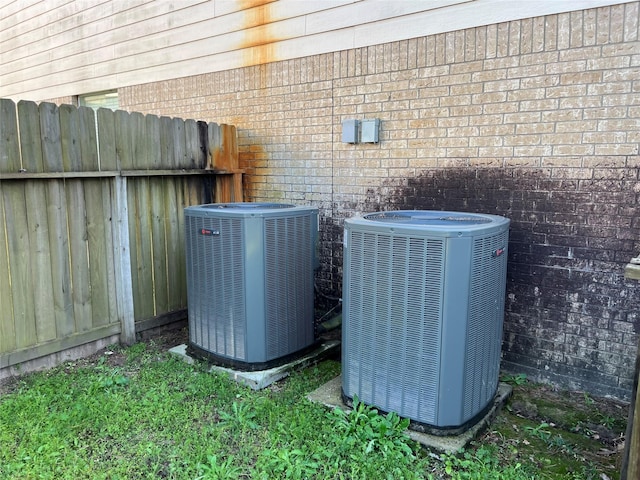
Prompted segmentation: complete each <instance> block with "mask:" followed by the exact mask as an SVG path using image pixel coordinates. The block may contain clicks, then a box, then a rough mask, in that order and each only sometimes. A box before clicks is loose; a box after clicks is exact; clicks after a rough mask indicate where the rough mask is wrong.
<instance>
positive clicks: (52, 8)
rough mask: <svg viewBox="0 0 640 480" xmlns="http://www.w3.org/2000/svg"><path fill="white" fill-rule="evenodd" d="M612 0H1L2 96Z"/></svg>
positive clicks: (276, 56) (238, 63) (130, 79)
mask: <svg viewBox="0 0 640 480" xmlns="http://www.w3.org/2000/svg"><path fill="white" fill-rule="evenodd" d="M615 3H625V2H622V1H615V0H540V1H537V2H513V1H511V0H433V1H430V2H425V1H424V0H406V1H402V2H382V1H379V0H323V1H321V2H306V1H299V0H279V1H268V0H182V1H180V2H168V1H159V2H153V1H149V0H130V1H128V2H120V1H115V0H114V1H107V2H105V1H104V0H84V1H82V2H63V1H61V0H59V1H58V2H12V3H9V4H7V5H5V6H3V7H0V18H1V19H2V20H0V64H1V65H2V67H3V68H2V72H1V73H0V97H7V98H14V99H20V98H27V99H33V100H40V99H47V98H54V97H61V96H68V95H77V94H83V93H90V92H94V91H100V90H107V89H115V88H120V87H125V86H131V85H137V84H142V83H148V82H154V81H161V80H168V79H173V78H180V77H185V76H189V75H198V74H203V73H209V72H215V71H222V70H229V69H232V68H238V67H243V66H250V65H256V64H263V63H269V62H273V61H278V60H285V59H292V58H300V57H305V56H309V55H315V54H321V53H328V52H334V51H340V50H345V49H349V48H357V47H364V46H369V45H377V44H382V43H386V42H391V41H397V40H403V39H408V38H416V37H421V36H425V35H430V34H435V33H441V32H444V31H452V30H458V29H462V28H469V27H473V26H478V25H487V24H492V23H497V22H504V21H509V20H514V19H520V18H528V17H533V16H540V15H546V14H551V13H558V12H562V11H570V10H579V9H580V10H581V9H586V8H593V7H598V6H603V5H611V4H615ZM19 7H22V8H19Z"/></svg>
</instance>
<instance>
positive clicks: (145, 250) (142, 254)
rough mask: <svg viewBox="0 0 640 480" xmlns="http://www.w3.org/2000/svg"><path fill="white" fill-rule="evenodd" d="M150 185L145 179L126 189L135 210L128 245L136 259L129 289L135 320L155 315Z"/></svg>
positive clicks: (138, 180)
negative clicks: (134, 308)
mask: <svg viewBox="0 0 640 480" xmlns="http://www.w3.org/2000/svg"><path fill="white" fill-rule="evenodd" d="M150 184H151V180H150V179H149V178H138V179H136V181H135V184H134V188H133V189H131V188H130V190H133V191H134V192H135V197H134V198H135V200H134V202H133V204H134V205H135V206H136V214H135V217H136V218H134V219H132V220H133V229H132V230H133V231H134V232H135V242H132V244H135V249H136V252H137V255H136V257H133V256H132V263H133V269H134V270H135V271H136V273H137V282H135V283H134V287H133V288H134V290H133V291H134V298H135V305H136V319H137V320H142V319H146V318H150V317H153V316H154V315H155V308H154V305H155V300H154V292H155V285H154V275H153V268H154V263H153V257H154V255H157V254H158V253H156V252H154V251H153V249H152V248H153V241H152V226H151V200H150V190H151V185H150ZM130 204H131V203H130ZM130 225H131V224H130ZM130 228H131V226H130ZM132 248H133V245H132Z"/></svg>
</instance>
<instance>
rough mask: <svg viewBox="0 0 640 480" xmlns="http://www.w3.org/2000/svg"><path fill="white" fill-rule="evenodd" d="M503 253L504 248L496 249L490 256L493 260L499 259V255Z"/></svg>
mask: <svg viewBox="0 0 640 480" xmlns="http://www.w3.org/2000/svg"><path fill="white" fill-rule="evenodd" d="M503 253H504V248H496V249H495V250H494V251H493V253H492V254H491V256H492V257H493V258H496V257H499V256H500V255H502V254H503Z"/></svg>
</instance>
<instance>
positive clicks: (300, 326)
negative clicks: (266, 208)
mask: <svg viewBox="0 0 640 480" xmlns="http://www.w3.org/2000/svg"><path fill="white" fill-rule="evenodd" d="M312 221H313V218H312V215H311V214H304V215H299V214H297V215H289V216H282V217H274V218H267V219H265V226H264V245H265V257H264V261H265V267H264V268H265V312H266V313H265V324H266V357H267V360H271V359H274V358H278V357H281V356H284V355H288V354H291V353H294V352H296V351H298V350H301V349H303V348H305V347H307V346H309V345H311V344H312V343H313V341H314V331H313V261H314V248H315V244H314V238H313V236H312V228H313V225H312Z"/></svg>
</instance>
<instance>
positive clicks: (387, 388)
mask: <svg viewBox="0 0 640 480" xmlns="http://www.w3.org/2000/svg"><path fill="white" fill-rule="evenodd" d="M350 242H351V244H350V253H351V256H350V260H349V264H348V265H345V269H348V271H349V275H350V280H349V295H350V302H349V312H348V313H347V315H348V318H349V320H350V321H349V324H348V327H347V328H348V334H347V336H346V341H347V343H348V345H347V346H346V350H347V351H348V352H349V353H348V356H349V357H348V361H347V371H346V372H344V371H343V375H346V378H347V379H348V380H347V384H348V391H351V392H358V395H359V396H360V398H361V399H362V400H363V401H364V402H365V403H370V404H374V405H385V407H388V408H387V409H388V410H393V411H395V412H398V413H399V414H400V415H403V416H407V417H412V418H425V419H427V421H428V420H431V421H434V420H435V417H434V415H435V410H436V402H437V395H436V393H437V390H438V373H439V372H438V366H437V362H435V361H434V359H435V358H437V357H438V356H439V353H440V352H439V348H440V343H439V339H440V316H441V310H440V309H441V305H442V284H443V282H442V275H443V258H444V249H443V242H442V241H440V240H425V239H419V238H410V237H407V236H394V237H391V236H389V235H379V234H374V233H360V232H354V233H353V235H352V236H351V239H350ZM343 368H344V367H343ZM388 372H394V374H393V375H389V374H388Z"/></svg>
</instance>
